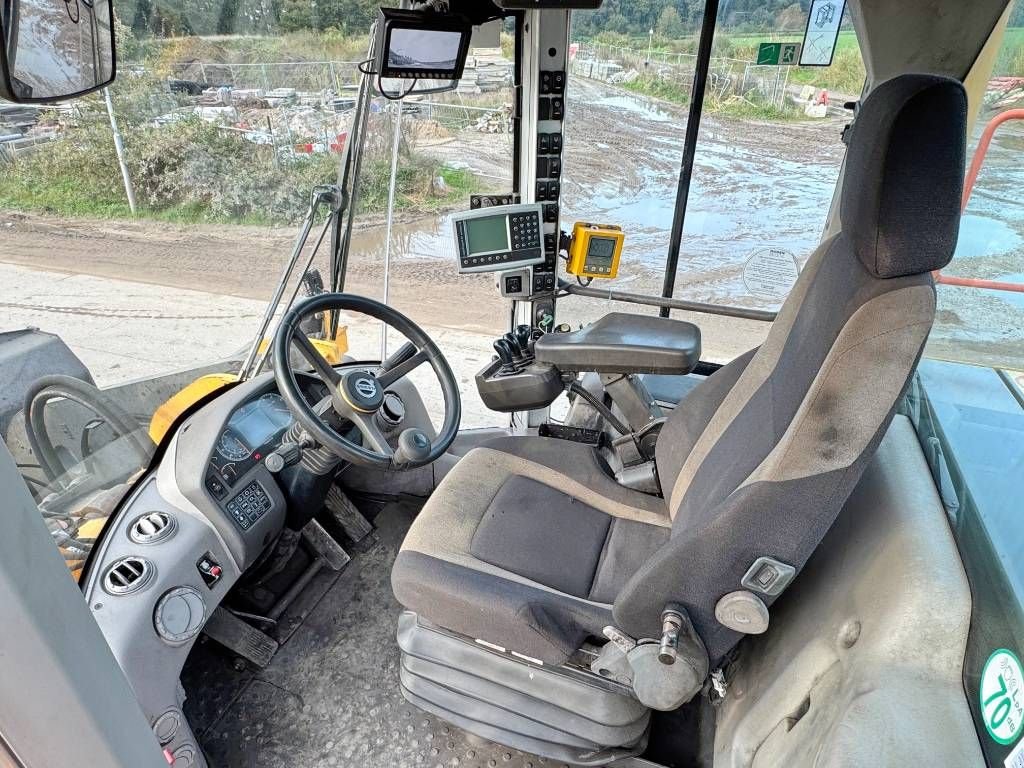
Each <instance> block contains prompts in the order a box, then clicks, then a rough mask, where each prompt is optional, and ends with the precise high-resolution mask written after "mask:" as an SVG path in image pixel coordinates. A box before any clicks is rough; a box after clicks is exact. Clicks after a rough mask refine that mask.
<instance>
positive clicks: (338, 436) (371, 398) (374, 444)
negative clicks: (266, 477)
mask: <svg viewBox="0 0 1024 768" xmlns="http://www.w3.org/2000/svg"><path fill="white" fill-rule="evenodd" d="M333 310H341V311H350V312H359V313H360V314H364V315H368V316H369V317H372V318H375V319H377V320H380V321H382V322H383V323H385V324H386V325H388V326H389V327H391V328H394V329H395V330H396V331H398V332H399V333H401V334H402V335H404V336H405V337H406V338H407V339H408V340H409V341H408V342H407V343H406V344H404V345H403V346H402V347H401V348H399V349H398V351H396V352H395V353H394V354H393V355H391V357H389V358H388V359H387V360H386V361H384V362H383V363H381V364H380V365H379V366H377V369H376V371H373V370H367V369H366V368H364V367H359V368H355V369H352V370H348V371H343V372H341V371H336V370H335V369H334V368H333V367H332V366H331V364H330V363H328V362H327V361H326V360H325V359H324V358H323V356H321V355H320V353H319V352H318V351H317V349H316V347H314V346H313V344H312V343H310V341H309V339H308V338H306V334H305V333H303V331H302V330H301V327H300V326H301V324H302V321H303V320H305V319H306V318H307V317H309V316H310V315H313V314H316V313H318V312H329V311H333ZM293 344H294V345H295V347H296V348H297V349H298V351H299V352H300V353H301V355H302V357H303V358H304V359H305V360H306V362H308V363H309V364H310V365H312V366H313V370H314V371H315V373H316V375H317V376H318V377H319V378H320V379H321V380H322V381H323V382H324V383H325V384H326V385H327V387H328V389H329V390H330V393H331V394H330V398H329V399H327V398H325V401H324V402H323V403H321V404H320V405H319V406H317V407H313V406H311V405H309V403H307V402H306V399H305V397H303V395H302V390H301V389H299V385H298V381H297V380H296V378H295V370H294V369H293V367H292V358H291V348H292V345H293ZM423 363H430V367H431V368H433V369H434V374H435V375H436V376H437V379H438V381H439V382H440V384H441V392H442V394H443V396H444V423H443V424H442V425H441V430H440V433H439V434H438V436H437V438H436V439H435V440H434V441H433V442H431V440H430V438H429V437H427V435H426V434H425V433H423V432H422V431H421V430H419V429H406V430H405V431H403V432H402V433H401V435H400V436H399V438H398V450H397V451H396V450H395V449H394V448H392V446H391V445H390V444H389V443H388V441H387V438H386V437H385V436H384V433H383V431H382V430H381V427H380V425H379V424H378V422H377V411H378V410H379V409H380V407H381V405H382V404H383V402H384V394H385V392H386V391H387V389H388V388H389V387H390V386H392V385H393V384H394V383H395V382H397V381H398V380H399V379H402V378H404V377H405V376H408V375H409V374H410V373H412V372H413V371H414V370H415V369H416V368H418V367H419V366H420V365H422V364H423ZM274 377H275V378H276V379H277V386H278V390H279V392H280V394H281V397H283V398H284V401H285V403H287V405H288V408H289V409H290V410H291V412H292V415H294V416H295V420H296V421H298V422H299V424H301V425H302V426H303V427H304V428H305V429H306V431H307V432H308V433H309V434H310V435H312V436H313V437H314V438H315V439H316V440H317V441H318V442H319V443H320V444H321V445H323V446H324V447H326V448H328V449H329V450H331V451H332V452H333V453H334V454H335V455H337V456H338V457H339V458H342V459H345V460H347V461H350V462H352V463H354V464H360V465H363V466H369V467H377V468H382V469H412V468H414V467H422V466H424V465H426V464H430V463H431V462H433V461H436V460H437V459H438V458H440V457H441V456H442V455H444V453H445V451H447V450H448V448H449V447H450V446H451V444H452V441H453V440H455V437H456V435H457V434H458V432H459V423H460V422H461V420H462V400H461V399H460V397H459V385H458V382H457V381H456V379H455V374H453V373H452V369H451V368H450V367H449V365H448V361H447V360H445V359H444V355H442V354H441V350H440V349H438V347H437V345H436V344H435V343H434V342H433V341H431V339H430V337H429V336H427V334H426V333H424V332H423V329H422V328H420V327H419V326H418V325H416V323H414V322H413V321H412V320H410V319H409V318H407V317H406V316H405V315H403V314H402V313H401V312H398V311H397V310H394V309H392V308H391V307H389V306H387V305H386V304H381V303H380V302H379V301H374V300H373V299H367V298H365V297H363V296H355V295H353V294H348V293H321V294H319V295H317V296H312V297H310V298H308V299H305V300H303V301H302V302H301V303H299V304H297V305H296V306H295V307H294V308H293V309H292V310H291V311H290V312H288V314H286V315H285V316H284V317H283V318H282V320H281V323H280V325H279V326H278V328H277V333H276V335H275V337H274ZM327 408H329V409H333V411H334V412H335V413H336V414H337V415H338V416H340V417H341V418H343V419H345V420H347V421H350V422H351V423H352V424H354V425H355V427H356V428H357V429H358V430H359V432H360V434H361V435H362V438H363V440H362V442H363V445H360V444H358V443H356V442H353V441H352V440H350V439H349V438H347V437H346V436H345V435H343V434H342V433H341V432H339V431H337V430H335V429H334V428H332V427H331V426H330V425H329V424H328V423H327V421H326V420H325V419H324V416H325V415H327V414H326V411H325V409H327Z"/></svg>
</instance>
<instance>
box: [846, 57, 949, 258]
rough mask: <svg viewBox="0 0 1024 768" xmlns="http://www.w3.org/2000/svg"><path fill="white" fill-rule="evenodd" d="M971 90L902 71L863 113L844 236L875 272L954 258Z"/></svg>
mask: <svg viewBox="0 0 1024 768" xmlns="http://www.w3.org/2000/svg"><path fill="white" fill-rule="evenodd" d="M966 132H967V94H966V92H965V91H964V87H963V85H961V83H960V82H959V81H957V80H953V79H951V78H948V77H939V76H937V75H900V76H899V77H895V78H893V79H892V80H887V81H886V82H884V83H882V84H881V85H879V86H878V87H877V88H875V89H874V90H873V91H871V93H870V94H868V97H867V98H866V99H865V100H864V103H863V104H862V105H861V107H860V109H859V110H858V112H857V117H856V119H855V120H854V123H853V127H852V129H851V132H850V138H849V145H850V146H849V151H848V152H847V159H846V175H845V180H844V182H843V193H842V203H841V205H842V208H841V214H842V225H843V233H844V234H845V235H847V236H848V237H849V238H850V241H851V242H852V244H853V248H854V251H855V252H856V254H857V258H859V259H860V260H861V262H863V264H864V266H865V267H866V268H867V269H868V271H869V272H871V274H873V275H874V276H875V277H880V278H889V277H901V276H903V275H917V274H921V273H924V272H930V271H932V270H936V269H941V268H942V267H944V266H946V265H947V264H948V263H949V261H950V259H952V258H953V251H954V250H955V249H956V241H957V235H958V234H959V231H960V198H961V195H962V193H963V186H964V158H965V153H966V143H967V138H966Z"/></svg>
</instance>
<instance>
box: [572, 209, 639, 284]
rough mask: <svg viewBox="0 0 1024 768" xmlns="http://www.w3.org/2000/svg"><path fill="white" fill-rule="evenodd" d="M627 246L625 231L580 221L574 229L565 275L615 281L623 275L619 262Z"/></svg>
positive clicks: (620, 228)
mask: <svg viewBox="0 0 1024 768" xmlns="http://www.w3.org/2000/svg"><path fill="white" fill-rule="evenodd" d="M625 242H626V235H625V233H624V232H623V231H622V227H619V226H616V225H615V224H589V223H587V222H584V221H577V222H576V224H575V225H574V226H573V228H572V244H571V245H570V246H569V263H568V264H567V265H566V267H565V271H566V272H568V273H569V274H570V275H576V277H599V278H605V279H608V278H613V277H615V276H616V275H618V274H619V259H620V258H622V246H623V244H624V243H625Z"/></svg>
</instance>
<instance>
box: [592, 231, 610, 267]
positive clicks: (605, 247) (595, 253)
mask: <svg viewBox="0 0 1024 768" xmlns="http://www.w3.org/2000/svg"><path fill="white" fill-rule="evenodd" d="M613 256H615V240H613V239H612V238H610V237H592V238H590V250H589V251H587V266H588V267H610V266H611V265H612V257H613Z"/></svg>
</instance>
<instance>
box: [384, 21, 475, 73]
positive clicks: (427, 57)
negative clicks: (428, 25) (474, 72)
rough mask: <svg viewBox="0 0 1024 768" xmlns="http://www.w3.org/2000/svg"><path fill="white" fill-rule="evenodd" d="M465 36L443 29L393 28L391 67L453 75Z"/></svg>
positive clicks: (389, 63) (390, 54)
mask: <svg viewBox="0 0 1024 768" xmlns="http://www.w3.org/2000/svg"><path fill="white" fill-rule="evenodd" d="M462 37H463V36H462V33H461V32H453V31H450V30H442V29H408V28H406V27H394V28H393V29H392V30H391V38H390V44H389V46H388V67H389V68H391V69H396V70H405V71H416V70H423V71H425V72H439V71H454V70H455V69H456V68H457V65H458V61H459V51H460V49H461V46H462Z"/></svg>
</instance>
